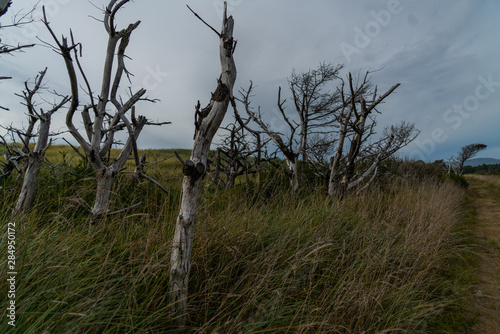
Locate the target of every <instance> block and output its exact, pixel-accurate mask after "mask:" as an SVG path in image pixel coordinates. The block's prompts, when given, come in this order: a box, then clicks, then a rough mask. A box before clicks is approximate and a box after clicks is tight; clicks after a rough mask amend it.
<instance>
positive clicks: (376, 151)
mask: <svg viewBox="0 0 500 334" xmlns="http://www.w3.org/2000/svg"><path fill="white" fill-rule="evenodd" d="M419 133H420V131H418V130H416V129H415V125H414V124H413V123H406V122H402V123H400V124H399V125H392V126H390V127H388V128H386V129H384V134H383V136H382V138H381V139H380V140H379V141H378V142H376V143H374V144H373V145H369V147H368V148H366V149H365V152H363V153H362V155H363V156H362V157H361V158H360V159H359V160H360V161H361V162H367V163H368V165H369V167H368V168H366V170H364V171H358V175H356V176H355V177H353V178H352V179H351V181H350V182H349V184H348V186H347V190H351V189H354V188H357V187H359V189H358V191H357V192H358V193H359V192H361V191H363V190H364V189H366V188H368V186H370V184H371V183H372V182H373V181H374V180H375V178H376V176H377V174H378V168H379V166H380V164H381V163H382V162H383V161H384V160H387V159H388V158H390V157H391V156H393V155H394V153H396V152H397V151H399V150H400V149H402V148H403V147H405V146H407V145H408V144H410V143H411V142H412V141H414V140H415V139H416V138H417V136H418V134H419ZM368 178H369V179H368ZM361 185H363V186H362V187H361Z"/></svg>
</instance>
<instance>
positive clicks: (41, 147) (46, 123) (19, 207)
mask: <svg viewBox="0 0 500 334" xmlns="http://www.w3.org/2000/svg"><path fill="white" fill-rule="evenodd" d="M44 116H45V115H44ZM47 116H48V117H40V131H39V137H38V141H37V143H36V146H35V149H34V150H33V152H32V153H31V156H30V158H29V161H28V167H27V168H26V173H25V174H24V180H23V185H22V187H21V193H20V194H19V198H18V200H17V203H16V206H15V208H14V212H15V213H18V212H22V211H26V210H27V209H29V208H30V207H31V205H32V204H33V199H34V198H35V190H36V181H37V179H38V174H39V172H40V167H41V166H42V162H43V160H44V157H45V150H46V149H47V148H48V145H47V143H48V141H49V130H50V115H47Z"/></svg>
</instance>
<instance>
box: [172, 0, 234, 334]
mask: <svg viewBox="0 0 500 334" xmlns="http://www.w3.org/2000/svg"><path fill="white" fill-rule="evenodd" d="M193 13H194V12H193ZM194 14H195V15H196V16H197V17H198V18H200V17H199V16H198V15H197V14H196V13H194ZM200 20H202V19H201V18H200ZM202 21H203V20H202ZM203 22H204V21H203ZM207 25H208V24H207ZM209 27H210V26H209ZM233 27H234V20H233V17H232V16H229V17H227V3H224V13H223V18H222V30H221V32H220V33H219V32H217V30H215V29H214V28H212V27H210V28H211V29H212V30H213V31H215V33H216V34H217V35H218V37H219V51H220V62H221V75H220V78H219V79H218V85H217V88H216V90H215V92H214V93H212V97H211V99H210V102H209V103H208V105H207V106H206V107H205V108H201V106H200V103H199V102H198V104H197V106H196V111H195V136H194V144H193V150H192V152H191V157H190V159H189V160H187V161H183V160H182V158H180V156H179V159H180V160H181V162H182V164H183V173H184V178H183V182H182V195H181V201H180V208H179V215H178V217H177V223H176V226H175V233H174V239H173V242H172V254H171V260H170V300H171V302H172V303H173V305H174V310H175V311H177V312H179V314H180V315H179V322H178V325H179V327H183V326H184V325H185V321H186V313H185V312H186V309H185V308H186V305H187V299H188V282H189V272H190V269H191V252H192V246H193V233H194V227H195V220H196V209H197V207H198V197H199V193H200V186H201V182H202V178H203V176H204V175H205V172H206V171H207V159H208V154H209V151H210V145H211V143H212V139H213V137H214V135H215V133H216V132H217V130H218V129H219V127H220V124H221V123H222V120H223V119H224V116H225V114H226V111H227V108H228V105H229V102H230V100H231V98H232V90H233V86H234V82H235V80H236V65H235V63H234V59H233V52H234V47H235V41H234V39H233Z"/></svg>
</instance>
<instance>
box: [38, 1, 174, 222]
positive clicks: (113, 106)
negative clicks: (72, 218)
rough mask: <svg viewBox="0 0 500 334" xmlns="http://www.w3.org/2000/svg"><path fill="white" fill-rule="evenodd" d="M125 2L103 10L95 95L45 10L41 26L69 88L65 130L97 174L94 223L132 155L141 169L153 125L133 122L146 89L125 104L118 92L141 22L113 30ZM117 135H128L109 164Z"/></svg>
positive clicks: (73, 48) (73, 45) (72, 48)
mask: <svg viewBox="0 0 500 334" xmlns="http://www.w3.org/2000/svg"><path fill="white" fill-rule="evenodd" d="M129 2H130V0H122V1H117V0H111V1H110V2H109V4H108V6H107V7H106V8H105V10H104V20H103V23H104V28H105V30H106V33H107V35H108V42H107V49H106V51H105V55H104V69H103V77H102V82H101V83H100V90H99V94H98V95H96V93H95V91H94V89H93V88H92V86H91V83H90V82H89V80H88V79H87V76H86V75H85V72H84V70H83V67H82V64H81V63H80V60H79V57H80V56H81V52H82V49H81V45H80V43H77V42H75V40H74V37H73V33H72V32H70V41H69V42H68V39H67V38H66V37H62V39H58V38H57V37H56V34H55V33H54V31H53V30H52V28H51V26H50V23H49V22H48V21H47V17H46V16H45V9H44V18H43V23H44V24H45V26H46V27H47V29H48V30H49V32H50V33H51V35H52V37H53V40H54V42H55V44H56V45H55V46H54V49H55V50H56V51H57V52H58V53H59V54H60V55H61V56H62V57H63V59H64V62H65V64H66V70H67V73H68V78H69V83H70V88H71V97H70V99H71V100H70V105H69V108H68V111H67V113H66V126H67V127H68V130H69V132H70V133H71V135H72V136H73V137H74V138H75V140H76V141H77V142H78V144H79V145H80V147H81V148H82V150H83V151H84V154H85V157H84V158H85V159H88V161H89V163H90V165H91V166H92V168H93V170H94V172H95V174H96V179H97V191H96V197H95V201H94V205H93V207H92V211H91V214H92V217H93V221H96V219H98V218H99V217H101V216H102V215H104V214H106V213H108V205H109V200H110V194H111V188H112V185H113V181H114V180H115V178H116V176H117V175H118V173H119V172H120V170H121V169H122V168H123V166H124V164H125V162H126V161H127V159H128V157H129V156H130V154H131V153H132V152H133V153H134V159H135V162H136V166H139V165H140V164H141V162H140V157H139V156H138V152H137V142H136V141H137V138H138V137H139V134H140V133H141V131H142V129H143V128H144V126H145V125H147V124H158V123H151V122H149V121H148V120H147V119H146V117H144V116H139V117H136V115H135V106H136V103H137V102H139V101H141V100H148V99H147V98H145V97H144V96H145V94H146V90H145V89H139V90H138V91H137V92H132V91H130V92H129V93H128V97H126V98H124V97H122V96H120V95H119V88H120V87H121V84H122V79H123V77H124V75H126V76H129V72H128V71H127V69H126V67H125V59H126V58H127V56H126V54H125V51H126V49H127V46H128V45H129V42H130V38H131V35H132V32H134V30H135V29H137V27H138V26H139V24H140V23H141V21H136V22H135V23H131V24H129V25H128V26H127V27H126V28H124V29H121V30H119V29H117V26H116V14H117V13H118V11H119V10H120V9H122V8H123V6H124V5H126V4H127V3H129ZM75 67H76V68H75ZM77 69H78V70H77ZM78 74H79V75H78ZM129 79H130V78H129ZM81 87H85V88H84V89H85V93H86V94H87V95H88V97H89V101H88V103H87V104H85V105H83V107H82V108H81V109H79V107H80V89H81ZM148 101H151V100H148ZM77 110H80V111H81V117H82V121H83V125H84V130H85V132H84V133H83V134H82V133H81V132H80V130H79V129H78V128H77V127H76V126H75V122H74V115H75V113H76V111H77ZM162 124H165V123H162ZM120 130H127V132H128V139H127V141H126V142H125V144H124V146H123V148H122V150H121V152H120V154H119V155H118V157H116V158H115V159H111V160H109V159H105V157H106V156H107V155H108V154H109V152H110V150H111V147H112V145H113V144H115V134H116V133H117V132H118V131H120ZM139 170H141V169H139Z"/></svg>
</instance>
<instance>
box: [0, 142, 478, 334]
mask: <svg viewBox="0 0 500 334" xmlns="http://www.w3.org/2000/svg"><path fill="white" fill-rule="evenodd" d="M60 152H67V153H65V154H61V153H60ZM146 153H147V157H148V161H150V162H155V161H160V160H163V159H165V158H167V157H169V156H171V155H172V151H171V150H149V151H147V152H146ZM188 153H189V152H188V151H183V152H181V154H183V155H184V156H187V155H188ZM63 156H64V157H63ZM47 158H48V159H49V160H50V161H52V162H53V163H56V162H58V163H59V165H58V166H57V167H56V172H54V171H53V170H51V169H50V168H47V169H44V170H43V171H42V173H41V177H40V180H39V185H40V191H39V192H38V195H37V199H36V202H35V206H34V207H33V209H32V211H31V212H30V213H29V214H28V215H26V216H25V217H23V218H20V219H18V220H16V221H15V224H16V270H17V272H18V275H17V281H16V306H17V309H16V310H17V320H16V327H15V328H12V327H10V326H9V325H8V324H7V320H6V319H7V318H6V316H5V312H6V311H5V310H6V308H7V306H8V304H7V303H8V300H7V298H4V297H2V298H1V300H2V301H1V302H0V308H1V310H2V311H1V312H0V315H1V321H0V332H1V333H174V332H176V330H175V328H174V327H173V322H174V320H175V316H176V315H175V314H172V312H171V305H170V304H169V302H168V285H169V282H168V281H169V271H168V269H169V259H170V244H171V239H172V235H173V229H174V226H175V220H176V215H177V213H178V212H177V210H178V205H179V197H180V184H181V178H182V172H181V165H180V163H179V162H178V161H176V160H175V159H173V158H170V159H169V160H167V161H164V162H161V163H158V164H156V165H154V166H153V167H151V168H150V169H148V170H147V172H148V173H149V174H150V175H151V176H153V177H155V178H156V179H157V180H158V181H159V182H160V183H161V184H162V185H164V186H165V187H166V188H167V189H168V190H169V194H168V195H167V194H165V193H163V192H162V191H161V190H159V189H158V188H156V187H154V186H153V185H152V184H150V183H149V182H147V181H141V182H140V183H139V184H136V185H133V184H132V182H131V176H130V175H129V174H124V175H123V176H122V177H121V178H120V180H119V182H118V183H117V184H116V185H115V187H114V189H113V195H112V207H113V209H114V210H118V209H121V208H125V207H128V206H131V205H133V204H136V203H142V204H141V205H140V206H139V207H137V208H134V209H133V210H130V211H126V212H123V213H120V214H117V215H113V216H110V217H107V218H106V219H105V222H104V224H102V225H100V226H98V227H90V226H89V224H88V206H89V205H91V204H92V196H93V192H94V187H95V184H94V182H93V174H92V172H91V171H89V170H88V169H87V168H85V166H84V164H81V163H79V159H78V158H77V157H75V155H74V154H73V153H71V149H69V148H67V147H52V148H51V149H50V150H49V152H47ZM384 180H385V181H383V182H379V183H378V184H374V185H373V187H371V188H370V189H368V190H367V191H366V192H364V193H362V194H361V195H358V196H351V197H348V198H347V199H345V200H344V201H342V202H337V201H332V200H331V199H329V198H327V197H325V196H324V194H322V193H320V192H318V191H302V192H301V193H300V194H295V195H294V194H291V193H290V191H289V189H288V186H287V182H286V180H284V179H283V178H280V177H276V175H263V176H262V177H261V182H260V183H255V182H251V183H249V184H245V183H241V184H238V185H237V186H236V187H234V188H233V189H230V190H222V189H216V188H214V187H213V186H210V185H209V179H208V177H207V178H206V184H205V186H204V188H203V191H202V194H201V198H200V207H199V210H198V221H197V226H196V229H195V240H194V250H193V258H192V261H193V265H192V271H191V280H190V300H189V306H188V307H189V311H190V312H189V321H188V328H186V329H184V330H182V331H179V332H184V333H461V332H464V329H465V327H466V326H468V322H467V319H466V318H465V316H464V315H463V310H462V308H463V306H464V305H465V304H466V303H468V299H467V298H468V293H467V290H468V288H469V286H470V284H471V282H473V281H474V279H475V277H474V274H473V269H474V263H475V258H474V256H473V255H471V254H473V253H474V250H473V249H472V247H473V246H470V245H471V242H470V238H471V237H470V232H469V230H470V229H471V228H472V219H470V217H471V215H472V214H473V213H472V212H471V211H470V210H471V209H470V205H469V203H468V202H467V201H466V199H465V198H466V197H465V193H464V190H463V189H461V188H459V187H457V186H456V185H454V184H453V183H452V182H445V181H444V180H437V179H435V178H426V177H393V178H392V179H384ZM19 186H20V182H19V180H17V181H16V180H15V179H13V180H10V181H9V182H7V183H6V184H4V188H3V189H2V190H0V200H1V202H0V203H1V204H0V217H1V220H2V226H4V227H5V226H7V223H8V222H10V221H11V218H10V209H11V208H12V206H13V204H14V203H15V199H16V191H17V190H18V189H19ZM7 240H8V239H7V235H6V233H5V232H3V233H2V234H1V236H0V249H2V254H6V253H5V252H4V251H3V250H5V249H7ZM6 262H7V258H6V256H5V255H2V258H1V259H0V280H1V281H2V282H6V279H7V278H8V276H7V269H6V268H7V264H6ZM7 290H8V286H7V285H6V284H0V296H6V295H7V292H8V291H7Z"/></svg>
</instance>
